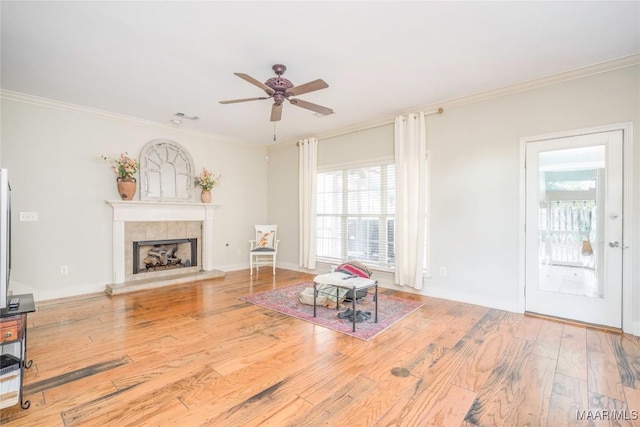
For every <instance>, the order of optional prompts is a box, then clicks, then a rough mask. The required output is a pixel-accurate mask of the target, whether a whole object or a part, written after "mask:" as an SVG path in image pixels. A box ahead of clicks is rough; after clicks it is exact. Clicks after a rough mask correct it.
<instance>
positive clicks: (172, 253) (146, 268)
mask: <svg viewBox="0 0 640 427" xmlns="http://www.w3.org/2000/svg"><path fill="white" fill-rule="evenodd" d="M197 265H198V239H197V238H186V239H163V240H141V241H134V242H133V274H139V273H149V272H153V271H164V270H173V269H176V268H189V267H196V266H197Z"/></svg>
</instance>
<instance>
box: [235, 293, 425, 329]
mask: <svg viewBox="0 0 640 427" xmlns="http://www.w3.org/2000/svg"><path fill="white" fill-rule="evenodd" d="M305 288H311V289H313V282H304V283H299V284H297V285H293V286H287V287H284V288H278V289H274V290H270V291H265V292H260V293H255V294H251V295H246V296H243V297H240V299H241V300H243V301H246V302H250V303H252V304H256V305H259V306H261V307H265V308H267V309H269V310H273V311H276V312H278V313H282V314H285V315H287V316H291V317H295V318H297V319H301V320H304V321H307V322H309V323H313V324H315V325H319V326H323V327H325V328H329V329H332V330H334V331H338V332H341V333H343V334H347V335H350V336H352V337H355V338H359V339H362V340H369V339H371V338H373V337H375V336H376V335H378V334H379V333H381V332H382V331H384V330H386V329H387V328H389V327H390V326H392V325H394V324H395V323H397V322H398V321H399V320H401V319H403V318H405V317H407V316H408V315H409V314H411V313H412V312H414V311H415V310H417V309H418V308H420V307H422V306H423V305H424V303H423V302H421V301H414V300H410V299H406V298H399V297H395V296H391V295H385V294H381V293H379V294H378V316H379V319H378V323H375V322H374V321H373V319H367V320H365V321H363V322H361V323H358V328H357V330H356V331H355V332H354V331H353V326H352V320H350V319H349V318H345V319H341V318H339V317H338V313H339V312H338V311H336V309H335V308H326V307H320V306H318V307H317V314H316V317H313V305H308V304H305V303H302V302H300V296H301V295H302V294H303V293H305V294H308V292H309V291H306V292H304V291H305ZM311 292H313V291H311ZM311 297H312V298H313V296H311ZM312 304H313V302H312ZM374 305H375V303H374V301H373V295H369V296H367V297H366V298H363V299H362V300H360V301H359V302H358V303H357V311H361V312H362V313H367V312H368V313H373V312H374V310H375V308H374ZM347 317H348V316H347Z"/></svg>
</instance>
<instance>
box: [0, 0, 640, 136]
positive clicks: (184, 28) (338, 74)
mask: <svg viewBox="0 0 640 427" xmlns="http://www.w3.org/2000/svg"><path fill="white" fill-rule="evenodd" d="M0 7H1V10H0V12H1V20H2V21H1V25H2V26H1V39H0V42H1V50H2V53H1V55H2V56H1V70H0V71H1V75H0V78H1V79H0V87H1V88H2V89H3V90H7V91H14V92H20V93H24V94H28V95H34V96H38V97H43V98H49V99H53V100H58V101H63V102H66V103H71V104H77V105H81V106H86V107H91V108H94V109H99V110H105V111H109V112H112V113H117V114H123V115H127V116H133V117H137V118H141V119H145V120H151V121H154V122H159V123H164V124H166V125H171V126H173V125H172V124H171V123H170V120H171V119H172V118H175V117H174V116H173V115H174V114H175V113H176V112H182V113H185V114H186V115H190V116H198V117H200V119H199V120H197V121H190V120H183V124H182V125H180V126H181V127H183V128H187V129H190V130H194V131H197V132H202V133H206V134H210V135H215V136H220V137H225V138H231V139H234V140H241V141H247V142H250V143H255V144H271V143H273V133H274V126H273V123H271V122H270V121H269V115H270V109H271V101H270V100H263V101H253V102H246V103H238V104H229V105H222V104H219V103H218V101H219V100H225V99H235V98H250V97H258V96H264V92H263V91H261V89H259V88H258V87H256V86H253V85H251V84H250V83H248V82H246V81H244V80H242V79H240V78H238V77H236V76H234V75H233V73H234V72H243V73H246V74H249V75H251V76H253V77H254V78H256V79H257V80H260V81H263V82H264V81H266V80H267V79H268V78H270V77H273V72H272V70H271V66H272V65H273V64H276V63H282V64H285V65H286V66H287V68H288V69H287V71H286V73H285V75H284V77H286V78H288V79H289V80H291V81H292V82H293V83H294V84H296V85H300V84H302V83H306V82H308V81H311V80H315V79H317V78H322V79H324V80H325V81H326V82H327V83H328V84H329V88H327V89H323V90H320V91H316V92H312V93H308V94H304V95H300V96H299V98H301V99H304V100H306V101H310V102H313V103H316V104H320V105H323V106H327V107H330V108H333V110H334V111H335V113H334V114H332V115H328V116H318V115H315V114H313V113H312V112H311V111H309V110H306V109H303V108H299V107H295V106H293V105H291V104H289V103H285V105H284V109H283V115H282V120H281V121H280V122H278V123H277V124H276V133H277V135H278V142H285V141H293V140H296V139H299V138H302V137H308V136H317V135H322V134H327V133H330V132H333V131H336V130H340V129H346V128H351V127H354V126H358V125H359V124H363V123H371V122H373V121H375V120H378V119H380V120H382V119H386V118H389V117H393V116H394V115H396V114H399V113H401V112H407V111H411V110H413V109H416V108H420V107H425V106H431V105H437V104H438V103H441V102H444V101H447V100H451V99H455V98H460V97H463V96H467V95H471V94H475V93H480V92H484V91H488V90H492V89H497V88H502V87H506V86H510V85H513V84H517V83H520V82H523V81H528V80H532V79H537V78H542V77H545V76H549V75H553V74H556V73H560V72H564V71H569V70H574V69H576V68H580V67H584V66H588V65H592V64H596V63H600V62H603V61H608V60H611V59H616V58H620V57H624V56H628V55H632V54H638V53H640V2H638V1H624V2H617V1H596V2H583V1H568V2H556V1H538V2H536V1H534V2H528V1H512V2H484V1H472V2H448V1H447V2H437V1H428V2H427V1H422V2H416V1H413V2H368V1H359V2H309V1H307V2H264V1H260V2H245V1H237V2H221V1H203V2H187V1H180V2H160V1H138V2H128V1H106V2H90V1H84V2H80V1H68V2H57V1H44V2H34V1H5V0H2V2H1V3H0Z"/></svg>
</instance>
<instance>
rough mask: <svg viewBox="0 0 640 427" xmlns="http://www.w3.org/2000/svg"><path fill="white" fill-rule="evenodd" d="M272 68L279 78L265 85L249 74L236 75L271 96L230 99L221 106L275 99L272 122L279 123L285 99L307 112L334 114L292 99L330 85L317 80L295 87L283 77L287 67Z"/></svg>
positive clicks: (273, 78) (319, 106) (270, 80)
mask: <svg viewBox="0 0 640 427" xmlns="http://www.w3.org/2000/svg"><path fill="white" fill-rule="evenodd" d="M271 68H272V69H273V71H274V72H275V73H276V76H277V77H271V78H270V79H269V80H267V81H266V82H264V83H261V82H259V81H258V80H256V79H254V78H253V77H251V76H250V75H248V74H244V73H234V74H235V75H236V76H238V77H240V78H241V79H243V80H246V81H248V82H249V83H251V84H253V85H256V86H258V87H259V88H260V89H263V90H264V91H265V92H266V93H267V95H269V96H261V97H258V98H243V99H230V100H228V101H220V104H234V103H236V102H246V101H258V100H261V99H270V98H273V106H272V107H271V121H272V122H277V121H279V120H280V119H281V118H282V103H283V102H284V100H285V99H286V100H287V101H289V102H290V103H291V104H292V105H295V106H297V107H302V108H306V109H307V110H311V111H315V112H316V113H320V114H323V115H327V114H332V113H333V110H332V109H331V108H327V107H323V106H322V105H318V104H314V103H312V102H308V101H304V100H302V99H298V98H290V97H291V96H297V95H302V94H303V93H309V92H313V91H316V90H320V89H325V88H328V87H329V85H328V84H327V83H326V82H325V81H324V80H322V79H317V80H313V81H311V82H308V83H305V84H302V85H300V86H294V85H293V83H291V82H290V81H289V80H287V79H285V78H284V77H282V75H283V74H284V72H285V71H286V70H287V67H285V66H284V65H282V64H276V65H274V66H273V67H271Z"/></svg>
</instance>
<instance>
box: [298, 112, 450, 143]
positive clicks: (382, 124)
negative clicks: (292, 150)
mask: <svg viewBox="0 0 640 427" xmlns="http://www.w3.org/2000/svg"><path fill="white" fill-rule="evenodd" d="M442 113H444V108H442V107H438V108H437V109H435V110H433V111H428V112H426V113H424V115H425V116H433V115H435V114H442ZM394 122H395V118H394V119H393V120H386V121H384V122H378V123H376V124H375V125H369V126H365V127H362V128H358V129H352V130H348V131H344V132H339V133H335V134H330V135H329V136H325V137H323V138H324V139H326V138H334V137H336V136H340V135H346V134H348V133H353V132H360V131H363V130H367V129H373V128H377V127H380V126H384V125H388V124H391V123H394ZM318 139H319V138H318ZM296 146H297V147H299V146H300V141H298V142H296Z"/></svg>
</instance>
